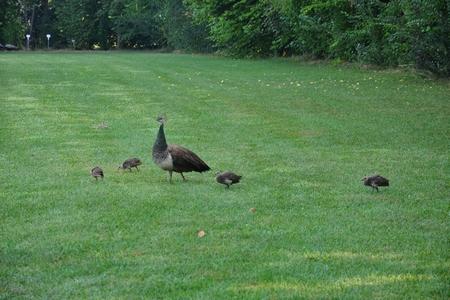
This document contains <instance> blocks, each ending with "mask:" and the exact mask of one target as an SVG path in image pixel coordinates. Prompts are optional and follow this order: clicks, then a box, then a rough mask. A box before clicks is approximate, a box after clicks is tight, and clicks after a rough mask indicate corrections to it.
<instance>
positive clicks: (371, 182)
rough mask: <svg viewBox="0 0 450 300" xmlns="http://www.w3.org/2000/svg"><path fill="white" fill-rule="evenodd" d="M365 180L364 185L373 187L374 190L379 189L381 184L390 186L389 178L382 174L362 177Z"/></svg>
mask: <svg viewBox="0 0 450 300" xmlns="http://www.w3.org/2000/svg"><path fill="white" fill-rule="evenodd" d="M361 180H362V181H363V182H364V185H367V186H370V187H372V191H373V190H377V192H378V187H380V186H389V180H388V179H387V178H384V177H383V176H380V175H373V176H366V177H364V178H363V179H361Z"/></svg>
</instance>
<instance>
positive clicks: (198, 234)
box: [197, 230, 206, 238]
mask: <svg viewBox="0 0 450 300" xmlns="http://www.w3.org/2000/svg"><path fill="white" fill-rule="evenodd" d="M205 235H206V233H205V231H203V230H200V231H199V232H197V236H198V237H199V238H202V237H204V236H205Z"/></svg>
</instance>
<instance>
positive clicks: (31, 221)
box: [0, 52, 450, 299]
mask: <svg viewBox="0 0 450 300" xmlns="http://www.w3.org/2000/svg"><path fill="white" fill-rule="evenodd" d="M162 113H165V114H166V116H167V118H168V121H167V124H166V127H165V129H166V136H167V140H168V142H169V143H176V144H180V145H183V146H186V147H188V148H189V149H191V150H193V151H194V152H196V153H197V154H198V155H199V156H200V157H201V158H202V159H203V160H205V161H206V162H207V163H208V164H209V165H210V167H211V169H212V170H211V171H210V172H208V173H203V174H199V173H186V177H187V179H188V180H187V181H186V182H183V181H182V179H181V176H180V175H179V174H174V182H173V184H170V183H169V182H168V174H167V173H166V172H164V171H162V170H160V169H159V168H158V167H156V166H155V165H154V164H153V162H152V159H151V148H152V145H153V142H154V140H155V137H156V133H157V130H158V123H157V122H156V121H155V119H156V117H157V116H158V115H159V114H162ZM449 137H450V85H449V83H448V81H447V82H445V81H444V82H442V81H433V80H428V79H423V78H420V77H418V76H414V75H411V74H408V73H404V72H399V71H376V70H362V69H358V68H354V67H350V66H332V65H325V64H308V63H301V62H296V61H294V60H284V59H273V60H234V59H227V58H220V57H212V56H199V55H180V54H178V55H176V54H155V53H146V52H95V53H94V52H85V53H81V52H80V53H79V52H67V53H65V52H59V53H58V52H55V53H51V52H47V53H45V52H43V53H25V52H22V53H0V141H1V144H0V165H1V172H0V222H1V223H0V228H1V230H0V298H2V299H7V298H8V299H9V298H50V299H70V298H94V299H111V298H116V299H136V298H147V299H150V298H169V299H170V298H172V299H177V298H178V299H179V298H183V299H186V298H195V299H198V298H201V299H232V298H235V299H241V298H242V299H247V298H249V299H262V298H269V299H272V298H273V299H284V298H350V299H352V298H360V299H371V298H389V299H392V298H403V299H423V298H434V299H447V298H448V297H449V281H450V275H449V272H450V271H449V270H450V258H449V253H450V251H449V245H450V243H449V236H450V232H449V207H450V201H449V196H450V195H449V183H450V167H449V146H450V143H449ZM129 157H139V158H141V159H142V160H143V162H144V164H143V165H142V167H141V171H140V172H134V171H133V172H131V173H130V172H122V171H120V170H117V167H118V166H119V164H120V163H121V162H122V161H123V160H125V159H126V158H129ZM96 165H99V166H101V167H102V168H103V169H104V171H105V179H104V180H103V181H99V182H95V180H94V179H93V178H92V177H91V176H90V175H89V172H90V170H91V168H93V167H94V166H96ZM218 170H232V171H235V172H236V173H238V174H241V175H243V180H242V182H241V183H240V184H238V185H234V186H232V187H231V188H230V189H229V190H227V189H225V188H224V186H223V185H219V184H217V183H216V182H215V179H214V174H215V172H216V171H218ZM375 173H380V174H382V175H384V176H386V177H387V178H389V179H390V181H391V186H390V187H389V188H387V189H383V190H381V191H380V192H379V193H376V192H372V191H371V189H369V188H367V187H364V186H363V185H362V182H361V178H362V177H363V176H364V175H371V174H375ZM252 208H254V209H255V211H254V212H253V211H252V210H251V209H252ZM199 230H204V231H205V233H206V235H205V236H204V237H202V238H199V237H198V236H197V233H198V231H199Z"/></svg>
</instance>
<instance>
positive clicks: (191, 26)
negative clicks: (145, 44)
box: [163, 0, 212, 52]
mask: <svg viewBox="0 0 450 300" xmlns="http://www.w3.org/2000/svg"><path fill="white" fill-rule="evenodd" d="M165 2H166V3H165V6H164V10H163V12H164V26H163V27H164V35H165V37H166V39H167V44H168V46H169V47H171V48H172V49H183V50H186V51H192V52H210V51H211V50H212V45H211V42H210V41H209V40H208V31H207V28H206V25H205V24H202V23H195V22H194V21H193V18H192V11H191V10H189V9H188V7H186V5H184V3H183V0H167V1H165Z"/></svg>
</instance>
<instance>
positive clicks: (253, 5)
mask: <svg viewBox="0 0 450 300" xmlns="http://www.w3.org/2000/svg"><path fill="white" fill-rule="evenodd" d="M449 32H450V31H449V4H448V1H447V0H435V1H426V0H392V1H389V0H259V1H256V0H209V1H203V0H184V1H183V0H58V1H50V0H21V1H13V0H5V1H2V2H1V4H0V43H13V44H17V45H19V46H23V45H24V44H25V34H26V33H29V34H31V39H30V42H31V47H32V48H45V47H46V45H47V44H46V43H47V40H46V37H45V34H46V33H51V34H52V38H51V47H52V48H72V47H75V48H76V49H94V48H100V49H110V48H123V49H160V48H169V49H177V50H184V51H194V52H210V51H220V52H221V53H223V54H226V55H231V56H238V57H266V56H290V55H301V56H305V57H310V58H318V59H323V58H328V59H336V60H343V61H357V62H361V63H369V64H376V65H381V66H398V65H413V66H415V67H417V68H420V69H425V70H429V71H432V72H434V73H436V74H440V75H443V76H448V75H449V74H450V57H449V53H450V52H449V41H450V36H449Z"/></svg>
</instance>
